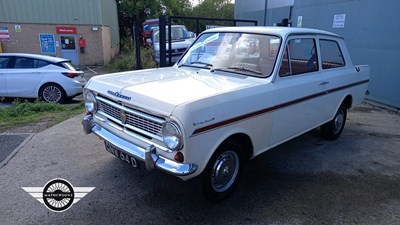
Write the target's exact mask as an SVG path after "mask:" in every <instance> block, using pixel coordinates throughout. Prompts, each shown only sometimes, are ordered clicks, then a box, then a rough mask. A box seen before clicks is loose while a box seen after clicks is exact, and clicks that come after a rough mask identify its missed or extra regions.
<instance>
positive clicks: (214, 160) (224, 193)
mask: <svg viewBox="0 0 400 225" xmlns="http://www.w3.org/2000/svg"><path fill="white" fill-rule="evenodd" d="M243 150H244V149H242V147H241V146H240V145H238V144H237V143H235V142H232V141H227V142H225V143H223V144H222V145H221V146H220V147H219V148H218V150H217V151H216V152H215V153H214V155H213V156H212V157H211V159H210V161H209V162H208V164H207V167H206V169H205V170H204V172H203V193H204V195H205V197H206V198H207V199H208V200H210V201H212V202H217V201H220V200H222V199H225V198H227V197H229V196H230V195H231V194H232V193H233V190H234V188H235V186H236V184H237V182H238V179H239V175H240V173H241V170H242V165H243V155H242V153H243Z"/></svg>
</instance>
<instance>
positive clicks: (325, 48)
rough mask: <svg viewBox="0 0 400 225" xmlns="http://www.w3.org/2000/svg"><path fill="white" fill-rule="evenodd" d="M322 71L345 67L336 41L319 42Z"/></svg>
mask: <svg viewBox="0 0 400 225" xmlns="http://www.w3.org/2000/svg"><path fill="white" fill-rule="evenodd" d="M319 44H320V48H321V61H322V69H331V68H337V67H343V66H345V62H344V59H343V55H342V51H340V47H339V45H338V43H337V42H336V41H331V40H320V41H319Z"/></svg>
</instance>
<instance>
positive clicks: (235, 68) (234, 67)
mask: <svg viewBox="0 0 400 225" xmlns="http://www.w3.org/2000/svg"><path fill="white" fill-rule="evenodd" d="M228 69H234V70H239V71H245V72H252V73H255V74H259V75H262V73H261V72H260V71H258V70H255V69H251V68H246V67H241V66H230V67H228Z"/></svg>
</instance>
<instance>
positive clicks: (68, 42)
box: [60, 34, 79, 65]
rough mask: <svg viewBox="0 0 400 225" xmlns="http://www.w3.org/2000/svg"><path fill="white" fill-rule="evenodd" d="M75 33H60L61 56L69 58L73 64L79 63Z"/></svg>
mask: <svg viewBox="0 0 400 225" xmlns="http://www.w3.org/2000/svg"><path fill="white" fill-rule="evenodd" d="M76 38H77V37H76V35H65V34H64V35H60V44H61V51H60V55H61V58H65V59H69V60H71V62H72V63H73V64H75V65H79V56H78V49H77V46H76Z"/></svg>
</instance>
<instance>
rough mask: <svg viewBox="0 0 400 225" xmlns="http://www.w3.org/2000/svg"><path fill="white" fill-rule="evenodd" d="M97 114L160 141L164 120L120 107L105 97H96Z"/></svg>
mask: <svg viewBox="0 0 400 225" xmlns="http://www.w3.org/2000/svg"><path fill="white" fill-rule="evenodd" d="M96 99H97V100H98V113H100V114H101V115H103V116H105V117H107V118H108V119H109V120H111V121H113V122H114V123H117V124H118V125H120V126H123V127H125V128H126V129H128V130H130V131H132V132H135V133H139V134H141V135H143V136H146V137H150V138H156V139H158V140H160V141H162V134H161V130H162V126H163V124H164V123H165V120H164V119H162V118H160V117H156V116H153V115H150V114H147V113H144V112H141V111H138V110H136V109H133V108H130V107H127V106H124V105H121V104H120V103H117V102H115V101H112V100H110V99H107V98H105V97H101V96H97V97H96Z"/></svg>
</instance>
